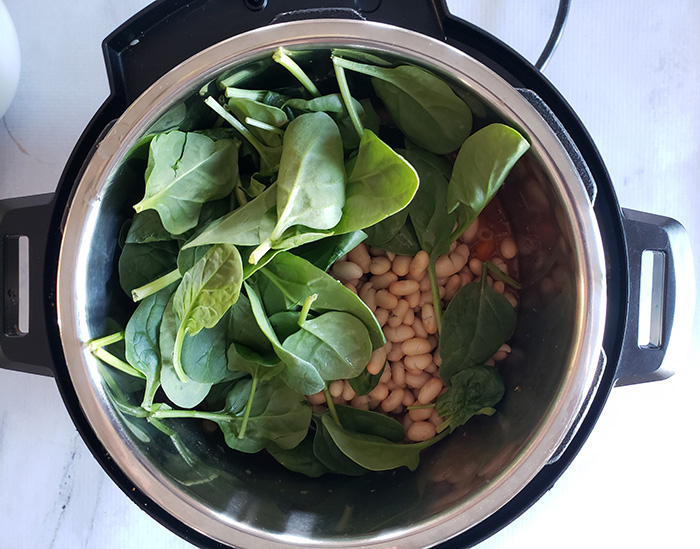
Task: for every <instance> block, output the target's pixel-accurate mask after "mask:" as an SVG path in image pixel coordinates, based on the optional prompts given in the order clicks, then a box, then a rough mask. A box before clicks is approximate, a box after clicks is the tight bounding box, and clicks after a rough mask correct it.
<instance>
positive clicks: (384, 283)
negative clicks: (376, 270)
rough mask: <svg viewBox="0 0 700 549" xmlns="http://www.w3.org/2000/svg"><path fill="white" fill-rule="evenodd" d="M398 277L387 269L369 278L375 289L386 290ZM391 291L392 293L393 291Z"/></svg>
mask: <svg viewBox="0 0 700 549" xmlns="http://www.w3.org/2000/svg"><path fill="white" fill-rule="evenodd" d="M398 279H399V277H398V276H396V273H393V272H391V271H387V272H386V273H384V274H380V275H374V276H373V277H372V278H370V279H369V280H370V282H371V283H372V284H373V285H374V287H375V288H376V289H377V290H386V289H387V288H388V287H389V286H390V285H391V284H392V283H393V282H396V281H397V280H398ZM391 293H392V294H393V293H394V292H391ZM394 295H396V294H394Z"/></svg>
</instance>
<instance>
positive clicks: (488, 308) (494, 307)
mask: <svg viewBox="0 0 700 549" xmlns="http://www.w3.org/2000/svg"><path fill="white" fill-rule="evenodd" d="M515 321H516V314H515V310H514V309H513V306H512V305H511V304H510V303H509V302H508V300H507V299H506V298H505V297H504V296H502V295H501V294H499V293H498V292H497V291H495V290H493V289H492V288H490V287H489V285H488V284H486V277H483V278H482V279H481V281H478V282H470V283H469V284H465V285H464V286H462V287H461V288H460V289H459V290H458V291H457V293H456V294H455V296H454V297H453V298H452V300H451V301H450V304H449V305H448V306H447V309H446V310H445V314H444V316H443V317H442V332H441V333H440V343H439V348H440V356H441V357H442V365H441V366H440V377H441V378H442V380H443V381H444V382H445V384H447V385H449V384H450V382H451V379H452V377H453V376H454V375H455V374H457V373H458V372H460V371H461V370H464V369H467V368H471V367H474V366H477V365H480V364H483V363H484V362H486V361H487V360H488V359H489V358H491V357H492V356H493V355H494V354H495V353H496V351H498V349H499V348H500V346H501V345H502V344H503V343H504V342H505V341H507V340H508V338H509V337H510V336H511V334H512V333H513V330H514V329H515Z"/></svg>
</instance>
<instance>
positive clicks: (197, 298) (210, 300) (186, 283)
mask: <svg viewBox="0 0 700 549" xmlns="http://www.w3.org/2000/svg"><path fill="white" fill-rule="evenodd" d="M242 276H243V266H242V263H241V256H240V254H239V253H238V250H237V249H236V247H235V246H231V245H228V244H219V245H217V246H212V247H211V248H210V249H209V250H207V252H206V253H205V254H204V256H203V257H202V259H200V260H199V261H198V262H197V263H196V264H195V265H194V267H192V268H191V269H190V270H189V271H187V272H186V273H185V274H184V276H183V277H182V281H181V282H180V285H179V286H178V288H177V290H176V292H175V294H174V295H173V310H174V312H175V315H176V316H177V318H178V321H179V326H178V329H177V336H176V338H175V348H174V349H173V367H174V368H175V371H176V372H177V374H178V377H179V378H180V380H181V381H183V382H186V381H187V375H186V374H185V372H184V370H183V368H182V363H181V360H180V358H181V356H180V355H181V351H182V344H183V342H184V339H185V336H186V335H187V334H190V335H191V336H192V335H195V334H197V333H198V332H199V331H200V330H201V329H202V328H213V327H214V326H215V325H216V324H217V323H218V322H219V321H220V320H221V318H222V317H223V316H224V314H225V313H226V311H228V310H229V308H230V307H231V306H232V305H233V304H234V303H235V302H236V300H237V299H238V295H239V293H240V290H241V282H242Z"/></svg>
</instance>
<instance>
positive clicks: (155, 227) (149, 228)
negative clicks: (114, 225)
mask: <svg viewBox="0 0 700 549" xmlns="http://www.w3.org/2000/svg"><path fill="white" fill-rule="evenodd" d="M172 239H173V237H172V236H171V235H170V233H169V232H168V231H166V230H165V227H163V223H162V222H161V220H160V215H158V212H156V211H155V210H144V211H143V212H141V213H137V214H136V215H134V218H133V220H132V222H131V226H130V227H129V231H128V232H127V234H126V239H125V241H124V242H125V244H145V243H148V242H168V241H170V240H172Z"/></svg>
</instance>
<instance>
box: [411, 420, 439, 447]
mask: <svg viewBox="0 0 700 549" xmlns="http://www.w3.org/2000/svg"><path fill="white" fill-rule="evenodd" d="M434 436H435V426H434V425H432V424H431V423H428V422H427V421H416V422H414V423H412V424H411V426H410V427H409V428H408V429H407V430H406V438H407V439H408V440H410V441H413V442H423V441H425V440H429V439H431V438H433V437H434Z"/></svg>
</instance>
